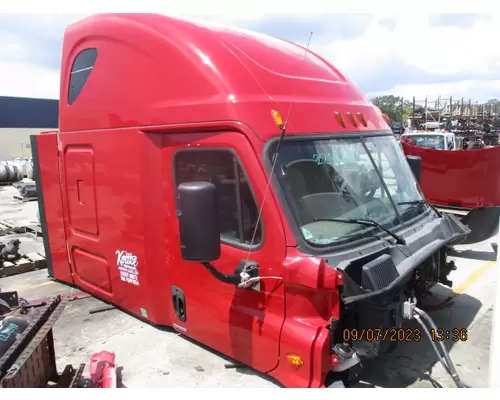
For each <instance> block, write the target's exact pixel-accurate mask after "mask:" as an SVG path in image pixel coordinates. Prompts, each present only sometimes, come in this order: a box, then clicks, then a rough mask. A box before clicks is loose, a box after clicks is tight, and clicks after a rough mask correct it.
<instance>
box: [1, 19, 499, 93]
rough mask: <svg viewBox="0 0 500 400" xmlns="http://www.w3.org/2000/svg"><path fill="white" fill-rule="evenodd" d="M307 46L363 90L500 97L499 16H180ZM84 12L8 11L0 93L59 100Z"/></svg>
mask: <svg viewBox="0 0 500 400" xmlns="http://www.w3.org/2000/svg"><path fill="white" fill-rule="evenodd" d="M173 15H174V16H183V17H188V18H196V19H207V20H209V21H214V22H221V23H225V24H232V25H237V26H240V27H242V28H247V29H253V30H256V31H258V32H262V33H266V34H270V35H272V36H276V37H279V38H283V39H287V40H291V41H295V42H298V43H300V44H302V45H306V44H307V40H308V38H309V34H310V32H311V31H313V32H314V34H313V37H312V42H311V46H310V48H311V50H313V51H315V52H317V53H319V54H320V55H321V56H322V57H324V58H325V59H327V60H329V61H331V62H332V63H333V64H334V65H335V66H336V67H338V68H339V70H340V71H341V72H342V73H344V74H346V75H347V76H349V78H351V79H352V80H353V81H354V82H355V83H356V84H357V85H358V86H359V87H360V88H361V89H362V90H363V91H365V92H367V93H369V94H370V95H374V94H386V93H393V94H397V95H403V96H405V97H411V96H413V95H415V96H424V97H425V95H428V96H431V97H432V96H434V97H437V96H438V95H442V96H453V97H454V98H457V99H458V98H459V97H461V96H464V97H466V98H472V99H473V100H479V101H481V100H484V99H488V98H490V97H497V98H498V97H500V95H499V94H497V92H498V91H500V88H499V86H498V81H497V78H498V77H500V47H498V46H494V45H493V44H494V40H495V38H497V37H499V36H500V18H499V16H498V15H483V14H436V15H426V14H418V13H411V14H410V13H407V14H402V15H394V14H380V15H366V14H324V15H303V16H296V15H269V14H266V13H262V12H259V11H255V12H252V13H244V14H234V13H232V14H227V15H208V16H202V15H196V14H190V15H189V14H188V15H186V14H182V15H181V14H179V13H174V14H173ZM83 16H84V15H83V14H78V15H77V14H75V15H70V14H63V15H56V14H54V15H5V16H2V15H0V95H16V96H28V97H38V96H40V97H48V98H57V97H58V93H59V77H58V74H59V68H60V62H61V61H60V57H61V46H62V36H63V31H64V27H65V26H66V25H67V24H69V23H71V22H73V21H74V20H77V19H80V18H82V17H83Z"/></svg>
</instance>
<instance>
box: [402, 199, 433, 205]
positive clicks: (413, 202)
mask: <svg viewBox="0 0 500 400" xmlns="http://www.w3.org/2000/svg"><path fill="white" fill-rule="evenodd" d="M397 204H398V206H402V205H406V204H409V205H413V204H415V205H416V204H428V203H427V200H411V201H401V202H399V203H397Z"/></svg>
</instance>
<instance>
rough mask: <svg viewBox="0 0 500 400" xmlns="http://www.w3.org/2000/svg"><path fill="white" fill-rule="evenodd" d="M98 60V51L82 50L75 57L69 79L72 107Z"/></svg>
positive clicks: (69, 96) (69, 94)
mask: <svg viewBox="0 0 500 400" xmlns="http://www.w3.org/2000/svg"><path fill="white" fill-rule="evenodd" d="M96 59H97V49H85V50H82V51H81V52H80V53H78V55H77V56H76V57H75V61H73V66H72V67H71V73H70V77H69V89H68V104H69V105H71V104H73V102H74V101H75V100H76V98H77V97H78V95H79V94H80V92H81V91H82V89H83V87H84V86H85V83H87V79H88V78H89V76H90V73H91V72H92V68H94V64H95V60H96Z"/></svg>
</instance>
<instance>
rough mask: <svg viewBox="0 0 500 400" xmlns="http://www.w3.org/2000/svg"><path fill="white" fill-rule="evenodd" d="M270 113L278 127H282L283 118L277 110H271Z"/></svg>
mask: <svg viewBox="0 0 500 400" xmlns="http://www.w3.org/2000/svg"><path fill="white" fill-rule="evenodd" d="M271 115H272V116H273V119H274V123H275V124H276V125H278V127H279V128H280V129H283V118H282V117H281V115H280V113H279V112H278V111H275V110H272V111H271Z"/></svg>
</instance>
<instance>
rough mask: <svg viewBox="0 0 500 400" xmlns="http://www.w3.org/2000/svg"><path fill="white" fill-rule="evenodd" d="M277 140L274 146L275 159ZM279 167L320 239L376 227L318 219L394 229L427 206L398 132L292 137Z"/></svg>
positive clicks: (312, 237) (292, 201) (296, 208)
mask: <svg viewBox="0 0 500 400" xmlns="http://www.w3.org/2000/svg"><path fill="white" fill-rule="evenodd" d="M276 145H277V143H275V144H274V146H272V148H271V151H270V153H269V157H270V159H272V157H273V155H274V153H275V149H276ZM275 173H276V175H277V176H278V180H279V182H280V186H281V187H282V189H283V191H284V192H285V196H286V198H287V201H288V203H289V205H290V207H291V208H292V211H293V213H294V216H295V218H296V220H297V222H298V224H299V226H300V229H301V232H302V235H303V237H304V239H305V240H307V241H308V242H310V243H311V244H314V245H331V244H334V243H338V242H342V241H346V240H353V239H354V237H358V236H359V237H362V236H366V235H370V234H371V233H372V232H373V231H374V230H376V228H374V227H367V226H363V225H356V224H346V223H342V222H338V221H337V222H335V221H324V220H323V221H317V219H329V218H342V219H348V218H349V219H353V218H356V219H371V220H373V221H375V222H377V223H379V224H381V225H382V226H384V227H385V228H387V229H391V228H392V227H395V226H397V225H399V224H401V223H403V222H406V221H408V220H410V219H412V218H414V217H416V216H417V215H419V214H420V213H422V212H423V211H425V210H426V209H427V205H426V204H425V203H424V202H422V200H423V196H422V194H421V192H420V190H419V188H418V185H417V182H416V180H415V178H414V176H413V173H412V171H411V169H410V167H409V165H408V162H407V161H406V159H405V157H404V154H403V152H402V151H401V149H400V147H399V146H398V144H397V142H396V140H395V139H394V137H393V136H392V135H391V136H377V137H373V136H372V137H364V138H360V137H356V138H339V139H336V138H331V137H329V138H328V139H318V140H312V139H305V140H304V139H290V138H286V139H285V140H284V141H283V142H282V143H281V149H280V152H279V155H278V159H277V161H276V166H275ZM402 203H405V204H402Z"/></svg>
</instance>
